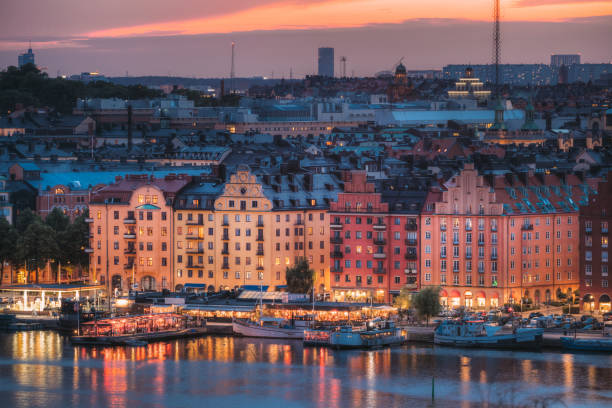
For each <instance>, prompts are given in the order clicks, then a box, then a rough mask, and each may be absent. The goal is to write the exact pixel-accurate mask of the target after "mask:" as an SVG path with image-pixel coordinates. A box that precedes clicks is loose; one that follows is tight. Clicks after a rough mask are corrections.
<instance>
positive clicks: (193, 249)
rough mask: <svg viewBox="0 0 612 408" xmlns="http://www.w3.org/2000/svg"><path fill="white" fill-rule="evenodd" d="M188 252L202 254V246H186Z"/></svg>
mask: <svg viewBox="0 0 612 408" xmlns="http://www.w3.org/2000/svg"><path fill="white" fill-rule="evenodd" d="M187 253H188V254H203V253H204V248H187Z"/></svg>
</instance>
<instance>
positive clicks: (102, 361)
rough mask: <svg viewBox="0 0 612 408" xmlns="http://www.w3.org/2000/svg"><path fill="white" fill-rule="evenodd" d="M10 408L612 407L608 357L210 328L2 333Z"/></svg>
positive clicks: (4, 398)
mask: <svg viewBox="0 0 612 408" xmlns="http://www.w3.org/2000/svg"><path fill="white" fill-rule="evenodd" d="M0 365H1V366H0V401H1V402H0V406H3V407H24V408H25V407H87V408H96V407H117V408H135V407H141V406H146V407H208V406H210V407H224V408H225V407H241V408H244V407H248V408H255V407H283V408H293V407H320V408H328V407H329V408H335V407H381V408H383V407H384V408H387V407H413V406H415V407H419V406H431V405H432V382H433V390H434V397H435V400H434V406H436V407H480V406H489V407H501V406H504V407H519V406H521V407H522V406H535V404H536V403H537V402H542V401H545V402H546V403H549V406H568V407H599V406H612V355H597V354H568V353H561V352H550V351H543V352H524V351H521V352H518V351H517V352H508V351H492V350H463V349H455V348H445V347H434V346H428V345H421V344H418V345H407V346H403V347H396V348H390V349H382V350H372V351H360V350H354V351H342V350H339V351H338V350H329V349H325V348H308V347H306V348H305V347H302V344H301V343H300V342H296V341H275V340H260V339H246V338H234V337H224V336H208V337H202V338H198V339H185V340H176V341H171V342H160V343H152V344H149V345H147V346H143V347H115V348H93V347H73V346H71V345H70V342H69V341H68V339H67V337H65V336H62V335H60V334H58V333H55V332H51V331H33V332H20V333H10V334H7V333H1V334H0Z"/></svg>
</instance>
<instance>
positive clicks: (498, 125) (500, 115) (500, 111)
mask: <svg viewBox="0 0 612 408" xmlns="http://www.w3.org/2000/svg"><path fill="white" fill-rule="evenodd" d="M499 19H500V8H499V0H493V64H495V85H494V86H495V90H494V92H493V98H494V109H495V121H494V123H493V125H492V126H491V129H492V130H496V131H504V130H506V124H505V123H504V105H503V104H502V101H501V92H500V91H501V90H500V84H499V82H500V81H499V74H500V72H499V60H500V54H501V32H500V29H499Z"/></svg>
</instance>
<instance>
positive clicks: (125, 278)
mask: <svg viewBox="0 0 612 408" xmlns="http://www.w3.org/2000/svg"><path fill="white" fill-rule="evenodd" d="M190 181H191V177H190V176H185V175H182V174H179V175H176V174H172V175H167V176H166V177H164V178H160V179H157V178H155V177H154V176H148V175H126V176H125V178H122V177H120V176H119V177H117V179H116V181H115V182H114V183H112V184H109V185H107V186H105V187H102V188H100V189H98V190H97V191H95V192H94V193H93V194H92V196H91V200H90V202H89V215H90V218H89V219H88V220H87V221H88V222H90V223H91V227H90V243H91V247H90V248H89V249H87V252H90V253H91V258H90V276H91V279H92V281H93V282H94V283H100V284H101V285H104V286H105V287H106V290H107V294H109V296H112V295H113V294H114V292H115V289H117V290H118V291H128V290H131V289H139V290H140V289H142V290H162V289H171V288H173V287H174V285H173V273H172V266H173V263H172V259H173V256H174V251H173V246H172V242H173V241H172V231H173V217H172V215H173V213H172V205H173V204H174V199H175V197H176V194H177V193H178V192H179V191H180V190H181V189H182V188H183V187H185V186H186V185H187V184H188V183H189V182H190Z"/></svg>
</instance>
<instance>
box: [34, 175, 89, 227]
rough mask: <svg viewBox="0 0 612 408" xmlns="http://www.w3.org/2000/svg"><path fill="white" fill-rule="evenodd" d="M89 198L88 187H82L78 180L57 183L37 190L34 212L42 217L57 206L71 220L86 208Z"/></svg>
mask: <svg viewBox="0 0 612 408" xmlns="http://www.w3.org/2000/svg"><path fill="white" fill-rule="evenodd" d="M89 198H90V189H89V188H87V187H85V188H83V187H82V186H81V184H80V183H79V182H72V183H70V184H69V185H63V184H58V185H55V186H52V187H48V188H47V189H46V190H44V191H39V192H38V195H37V196H36V212H37V213H38V215H40V216H41V217H42V218H46V217H47V215H48V214H49V213H50V212H51V211H53V209H54V208H59V209H60V210H61V211H62V212H63V213H64V215H67V216H68V217H70V220H71V221H74V219H75V218H76V217H78V216H80V215H81V214H83V213H84V212H85V210H87V205H88V203H89Z"/></svg>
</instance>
